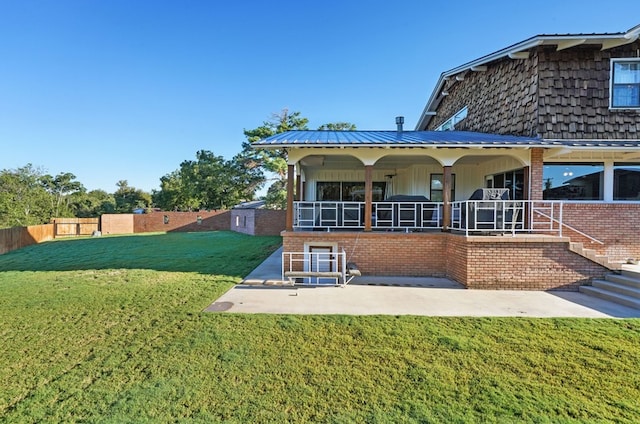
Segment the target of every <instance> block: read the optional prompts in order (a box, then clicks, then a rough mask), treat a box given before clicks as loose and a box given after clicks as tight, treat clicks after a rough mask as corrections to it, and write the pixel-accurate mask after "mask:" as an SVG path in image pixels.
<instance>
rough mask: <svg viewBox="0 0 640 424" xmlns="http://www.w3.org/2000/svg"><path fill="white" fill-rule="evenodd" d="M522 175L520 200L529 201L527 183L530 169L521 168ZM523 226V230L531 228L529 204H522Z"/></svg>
mask: <svg viewBox="0 0 640 424" xmlns="http://www.w3.org/2000/svg"><path fill="white" fill-rule="evenodd" d="M522 170H523V173H524V181H523V182H522V200H530V196H531V191H530V190H531V184H530V183H529V177H530V173H531V167H529V166H525V167H524V168H522ZM524 205H525V206H524V211H523V213H524V226H525V228H531V220H530V219H529V210H530V209H529V204H528V203H525V204H524Z"/></svg>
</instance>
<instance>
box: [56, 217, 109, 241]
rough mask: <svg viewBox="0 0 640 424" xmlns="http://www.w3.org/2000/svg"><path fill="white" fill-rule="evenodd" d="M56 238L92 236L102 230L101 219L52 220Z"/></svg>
mask: <svg viewBox="0 0 640 424" xmlns="http://www.w3.org/2000/svg"><path fill="white" fill-rule="evenodd" d="M51 223H52V224H53V225H54V232H53V235H54V237H77V236H90V235H92V234H93V232H94V231H98V230H99V229H100V218H51Z"/></svg>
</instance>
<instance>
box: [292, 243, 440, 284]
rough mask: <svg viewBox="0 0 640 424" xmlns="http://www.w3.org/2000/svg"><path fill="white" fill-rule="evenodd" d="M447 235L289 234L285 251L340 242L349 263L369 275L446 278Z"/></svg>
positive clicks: (340, 247)
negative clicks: (313, 244)
mask: <svg viewBox="0 0 640 424" xmlns="http://www.w3.org/2000/svg"><path fill="white" fill-rule="evenodd" d="M446 238H447V234H444V233H430V234H427V233H409V234H406V233H392V232H390V233H384V234H380V233H346V232H335V233H325V232H285V233H284V238H283V245H284V251H285V252H303V251H304V243H305V242H309V243H311V242H329V243H337V245H338V249H339V250H341V249H344V250H345V252H346V256H347V262H355V263H356V264H357V265H358V268H359V269H360V270H361V272H362V273H363V274H365V275H395V276H438V277H443V276H445V260H446V258H445V255H443V252H444V250H445V244H446V243H445V240H446Z"/></svg>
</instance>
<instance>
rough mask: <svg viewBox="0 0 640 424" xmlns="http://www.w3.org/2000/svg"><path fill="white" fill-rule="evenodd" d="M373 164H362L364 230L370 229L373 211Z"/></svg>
mask: <svg viewBox="0 0 640 424" xmlns="http://www.w3.org/2000/svg"><path fill="white" fill-rule="evenodd" d="M372 202H373V165H365V166H364V230H365V231H371V215H372V213H373V206H372V204H371V203H372Z"/></svg>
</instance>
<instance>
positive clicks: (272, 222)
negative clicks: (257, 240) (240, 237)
mask: <svg viewBox="0 0 640 424" xmlns="http://www.w3.org/2000/svg"><path fill="white" fill-rule="evenodd" d="M286 214H287V211H285V210H279V211H276V210H269V209H258V210H256V221H255V222H256V227H255V233H254V235H256V236H279V235H280V233H281V232H283V231H284V227H285V221H286Z"/></svg>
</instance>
